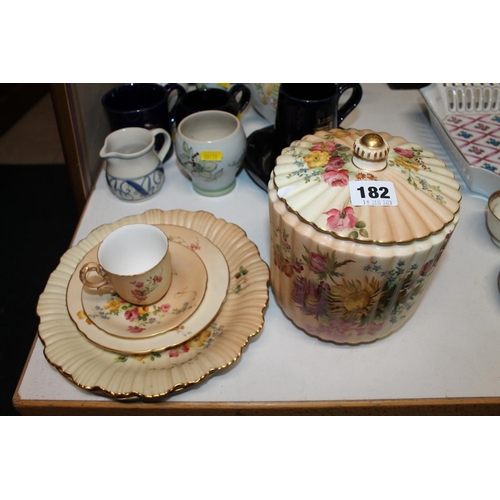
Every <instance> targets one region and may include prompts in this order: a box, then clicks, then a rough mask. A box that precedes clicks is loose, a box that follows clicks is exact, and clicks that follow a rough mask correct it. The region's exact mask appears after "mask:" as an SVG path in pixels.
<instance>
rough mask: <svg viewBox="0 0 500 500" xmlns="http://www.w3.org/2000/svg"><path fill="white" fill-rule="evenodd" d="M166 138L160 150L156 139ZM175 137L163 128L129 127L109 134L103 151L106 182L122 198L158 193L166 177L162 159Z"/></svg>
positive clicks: (135, 199)
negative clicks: (156, 145)
mask: <svg viewBox="0 0 500 500" xmlns="http://www.w3.org/2000/svg"><path fill="white" fill-rule="evenodd" d="M156 137H163V145H162V147H161V149H160V151H159V152H156V151H155V149H154V145H155V138H156ZM171 143H172V140H171V138H170V135H169V134H168V132H167V131H166V130H164V129H162V128H158V129H153V130H147V129H145V128H140V127H129V128H123V129H120V130H115V131H114V132H112V133H111V134H109V135H108V136H107V137H106V140H105V141H104V145H103V147H102V149H101V151H100V156H101V158H103V159H105V160H106V181H107V183H108V186H109V189H110V190H111V192H112V193H113V194H114V195H115V196H117V197H118V198H120V199H121V200H123V201H142V200H146V199H148V198H150V197H151V196H154V195H155V194H157V193H158V192H159V191H160V189H161V187H162V185H163V181H164V178H165V173H164V170H163V161H164V160H165V157H166V155H167V153H168V151H169V150H170V146H171Z"/></svg>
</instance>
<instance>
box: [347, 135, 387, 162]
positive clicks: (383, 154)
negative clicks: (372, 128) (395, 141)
mask: <svg viewBox="0 0 500 500" xmlns="http://www.w3.org/2000/svg"><path fill="white" fill-rule="evenodd" d="M353 153H354V154H353V156H352V162H353V163H354V165H356V167H358V168H361V169H364V170H372V171H373V170H375V171H376V170H383V169H384V168H385V167H386V166H387V162H386V158H387V155H388V154H389V146H388V145H387V142H385V140H384V139H383V137H381V136H380V135H379V134H375V133H373V132H371V133H369V134H365V135H364V136H363V137H360V138H359V139H356V142H355V143H354V148H353Z"/></svg>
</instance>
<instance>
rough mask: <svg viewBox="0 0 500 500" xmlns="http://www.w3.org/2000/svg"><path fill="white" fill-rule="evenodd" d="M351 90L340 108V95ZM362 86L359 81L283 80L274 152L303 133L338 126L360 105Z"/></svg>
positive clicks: (280, 149) (279, 97) (277, 114)
mask: <svg viewBox="0 0 500 500" xmlns="http://www.w3.org/2000/svg"><path fill="white" fill-rule="evenodd" d="M349 89H351V90H352V93H351V95H350V96H349V98H348V99H347V101H346V102H345V103H344V104H343V105H342V106H341V107H340V108H339V99H340V96H341V95H342V94H343V93H344V92H346V91H347V90H349ZM362 96H363V89H362V88H361V85H360V84H359V83H282V84H281V85H280V90H279V96H278V107H277V110H276V122H275V129H276V132H275V134H276V135H275V154H277V155H279V154H280V152H281V151H282V149H283V148H286V147H288V146H290V144H291V143H292V142H293V141H297V140H300V139H302V137H304V136H305V135H308V134H314V133H315V132H317V131H318V130H328V129H331V128H337V127H338V126H339V125H340V123H342V121H343V120H344V118H345V117H346V116H347V115H348V114H349V113H350V112H351V111H352V110H353V109H354V108H355V107H356V106H357V105H358V104H359V102H360V101H361V97H362Z"/></svg>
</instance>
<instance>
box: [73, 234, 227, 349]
mask: <svg viewBox="0 0 500 500" xmlns="http://www.w3.org/2000/svg"><path fill="white" fill-rule="evenodd" d="M158 227H159V228H160V229H162V230H163V231H164V232H165V233H166V234H167V236H168V238H169V240H170V241H171V242H173V243H174V244H178V243H176V242H182V244H183V245H184V246H185V248H186V250H187V251H188V252H190V253H193V254H194V252H195V251H196V252H198V253H199V256H200V257H201V259H202V260H203V263H204V264H205V266H206V268H203V271H205V270H206V272H207V291H206V294H205V298H204V300H203V302H202V303H201V304H200V306H199V307H198V308H197V310H196V311H195V312H194V313H193V314H192V315H191V316H190V317H188V318H187V319H186V321H185V322H183V323H182V324H180V325H179V326H178V328H176V329H175V330H168V331H166V332H163V333H162V334H158V335H154V336H151V337H150V336H147V337H143V338H119V337H118V336H114V335H109V334H108V333H107V332H106V331H104V330H103V329H101V328H98V327H97V325H95V324H94V322H93V320H92V319H91V318H88V316H87V314H86V313H85V311H84V307H83V305H82V299H81V297H82V283H81V281H80V279H79V273H80V269H81V267H82V266H83V265H84V263H85V262H87V261H88V258H89V254H90V255H92V252H94V251H95V247H94V249H93V250H91V251H90V252H89V254H87V256H86V257H84V258H83V259H82V262H81V263H80V264H78V266H77V267H76V269H75V272H74V273H73V276H72V277H71V279H70V281H69V285H68V293H67V299H66V300H67V306H68V311H69V314H70V316H71V318H72V319H73V321H74V322H75V324H76V326H77V328H78V329H79V330H80V332H81V333H83V334H84V335H85V336H86V337H87V338H88V339H89V340H90V341H91V342H93V343H94V344H96V345H98V346H99V347H102V348H103V349H107V350H109V351H113V352H117V353H121V354H139V355H140V354H147V353H151V352H159V351H164V350H165V349H168V348H171V347H174V346H176V345H179V344H181V343H183V342H185V341H186V340H188V339H190V338H192V337H194V336H195V335H197V334H198V333H200V332H201V331H202V330H204V329H205V328H206V327H207V326H209V325H210V323H211V322H212V321H213V319H214V318H215V316H216V315H217V314H218V313H219V311H220V308H221V306H222V303H223V302H224V300H225V299H226V295H227V290H228V283H229V269H228V266H227V262H226V259H225V257H224V255H223V254H222V252H221V251H220V250H219V248H218V247H217V246H216V245H214V244H213V243H211V242H210V240H208V239H207V238H205V237H204V236H202V235H201V234H200V233H198V232H196V231H193V230H192V229H186V228H183V227H180V226H173V225H158ZM172 246H173V245H172ZM172 257H173V258H172V264H173V265H175V258H174V256H173V255H172ZM195 257H196V255H195ZM193 270H195V271H199V269H196V268H194V267H193ZM160 303H161V304H163V302H162V301H160ZM110 304H111V306H112V307H114V306H115V305H116V304H115V302H111V303H110ZM118 305H120V304H119V303H118ZM129 311H132V312H133V311H134V309H131V310H130V309H129ZM154 312H155V309H154V308H152V307H151V308H150V309H149V310H148V311H140V312H139V311H137V314H136V313H135V312H133V315H134V316H135V315H137V320H138V321H136V320H134V321H133V322H130V321H129V323H131V324H132V325H134V324H136V325H137V326H139V325H141V324H143V323H145V322H147V321H148V320H149V319H150V316H152V318H151V321H154V319H155V316H154ZM160 312H161V311H160ZM132 319H133V318H132ZM123 321H125V322H127V320H126V319H124V320H123Z"/></svg>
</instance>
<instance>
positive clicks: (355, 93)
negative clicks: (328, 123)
mask: <svg viewBox="0 0 500 500" xmlns="http://www.w3.org/2000/svg"><path fill="white" fill-rule="evenodd" d="M338 88H339V97H340V96H341V95H342V94H343V93H344V92H345V91H346V90H348V89H352V94H351V96H350V97H349V99H347V102H346V103H345V104H344V105H343V106H342V107H341V108H340V109H339V111H338V113H337V122H338V125H340V124H341V123H342V121H343V120H344V118H345V117H346V116H347V115H348V114H349V113H350V112H351V111H352V110H353V109H354V108H355V107H356V106H357V105H358V104H359V102H360V101H361V98H362V97H363V89H362V88H361V85H360V84H359V83H339V84H338Z"/></svg>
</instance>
